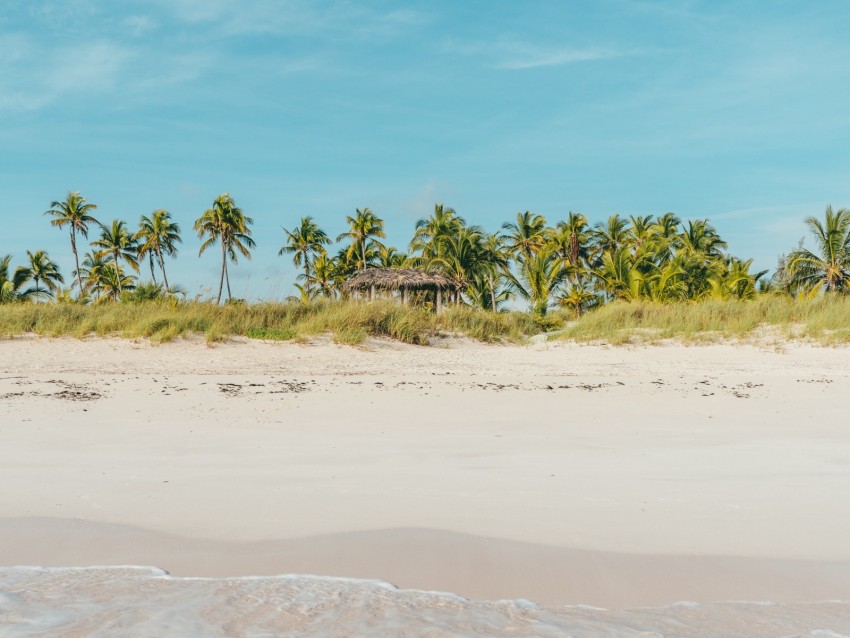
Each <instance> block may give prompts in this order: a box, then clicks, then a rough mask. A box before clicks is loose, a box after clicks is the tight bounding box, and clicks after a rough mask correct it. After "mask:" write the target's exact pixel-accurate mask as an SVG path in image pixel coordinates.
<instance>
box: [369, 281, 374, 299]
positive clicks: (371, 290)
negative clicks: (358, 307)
mask: <svg viewBox="0 0 850 638" xmlns="http://www.w3.org/2000/svg"><path fill="white" fill-rule="evenodd" d="M369 301H375V286H374V284H373V285H372V286H371V287H370V288H369Z"/></svg>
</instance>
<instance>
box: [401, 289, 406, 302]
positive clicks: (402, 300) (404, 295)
mask: <svg viewBox="0 0 850 638" xmlns="http://www.w3.org/2000/svg"><path fill="white" fill-rule="evenodd" d="M401 303H402V304H403V305H405V306H406V305H407V286H404V287H403V288H402V289H401Z"/></svg>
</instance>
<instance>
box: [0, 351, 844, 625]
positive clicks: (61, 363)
mask: <svg viewBox="0 0 850 638" xmlns="http://www.w3.org/2000/svg"><path fill="white" fill-rule="evenodd" d="M847 357H848V350H847V349H829V348H820V347H808V346H804V345H784V346H781V347H771V348H756V347H752V346H732V345H712V346H699V347H683V346H675V345H665V346H653V347H604V346H583V345H575V344H566V343H541V344H535V345H531V346H495V345H482V344H477V343H472V342H468V341H464V340H449V341H446V342H443V343H438V344H435V345H433V346H431V347H416V346H407V345H402V344H397V343H391V342H385V341H370V342H368V343H367V344H366V345H365V346H364V347H360V348H352V347H346V346H337V345H334V344H332V343H326V342H321V341H317V342H315V343H310V344H287V343H283V344H281V343H264V342H257V341H247V340H237V341H233V342H229V343H226V344H219V345H216V346H215V347H209V346H207V345H206V344H204V343H203V342H199V341H180V342H177V343H172V344H166V345H162V346H151V345H150V344H147V343H145V342H131V341H125V340H119V339H99V338H92V339H86V340H71V339H55V340H51V339H41V338H22V339H13V340H6V341H2V342H0V440H2V445H0V485H2V489H0V565H6V566H12V565H38V566H89V565H116V564H117V565H121V564H125V565H126V564H133V565H151V566H157V567H159V568H162V569H165V570H168V571H169V572H170V573H171V574H174V575H176V576H216V577H224V576H249V575H250V576H258V575H273V574H288V573H305V574H316V575H326V576H345V577H352V578H368V579H381V580H385V581H389V582H391V583H393V584H395V585H397V586H400V587H403V588H412V589H425V590H438V591H449V592H454V593H456V594H460V595H462V596H466V597H468V598H472V599H479V600H481V599H487V600H496V599H503V598H511V599H514V598H524V599H530V600H534V601H535V602H537V603H540V604H545V605H562V604H589V605H600V606H605V607H612V608H627V607H635V606H643V605H666V604H670V603H674V602H676V601H682V600H691V601H699V602H712V601H729V600H772V601H776V602H804V601H821V600H831V599H845V600H846V599H850V544H849V543H847V541H846V530H847V529H848V528H850V498H849V497H848V494H850V437H848V435H847V417H846V397H847V396H848V391H850V368H848V366H847V364H846V362H847Z"/></svg>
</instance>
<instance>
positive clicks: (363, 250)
mask: <svg viewBox="0 0 850 638" xmlns="http://www.w3.org/2000/svg"><path fill="white" fill-rule="evenodd" d="M360 252H361V254H362V255H363V270H366V240H365V239H361V240H360Z"/></svg>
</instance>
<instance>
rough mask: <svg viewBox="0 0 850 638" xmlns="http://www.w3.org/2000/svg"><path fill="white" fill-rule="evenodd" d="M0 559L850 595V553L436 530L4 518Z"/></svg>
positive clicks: (535, 585)
mask: <svg viewBox="0 0 850 638" xmlns="http://www.w3.org/2000/svg"><path fill="white" fill-rule="evenodd" d="M0 538H2V539H3V543H2V546H0V565H6V566H9V567H45V568H54V567H72V568H78V567H79V568H85V567H89V566H106V565H114V566H128V565H140V566H146V565H150V566H152V567H156V568H158V569H162V570H164V571H165V572H167V573H168V574H169V575H171V576H174V577H175V578H209V579H213V580H222V579H229V578H253V577H278V576H289V575H305V576H316V577H321V578H345V579H357V580H377V581H383V582H386V583H390V584H392V585H393V586H395V587H397V588H399V589H402V590H417V591H425V592H446V593H451V594H454V595H458V596H462V597H463V598H466V599H467V600H475V601H499V600H530V601H532V602H534V603H536V604H538V605H542V606H548V607H552V606H564V605H567V606H569V605H590V606H597V607H603V608H606V609H629V608H637V607H665V606H670V605H675V604H677V603H681V602H684V601H699V602H702V603H712V604H713V603H728V602H736V601H748V602H771V603H775V604H786V603H797V602H818V601H826V600H830V601H834V600H843V601H845V602H850V561H844V562H838V561H834V562H833V561H806V560H781V559H764V558H749V557H737V556H706V555H704V556H689V555H653V554H626V553H619V552H605V551H591V550H581V549H573V548H567V547H556V546H546V545H539V544H533V543H521V542H515V541H505V540H501V539H497V538H485V537H478V536H472V535H468V534H459V533H455V532H446V531H440V530H433V529H393V530H371V531H362V532H347V533H339V534H325V535H320V536H314V537H306V538H293V539H281V540H267V541H257V542H226V541H214V540H208V539H198V538H185V537H180V536H175V535H171V534H165V533H161V532H153V531H150V530H145V529H140V528H133V527H128V526H123V525H111V524H104V523H97V522H92V521H81V520H76V519H75V520H66V519H45V518H30V519H0Z"/></svg>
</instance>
